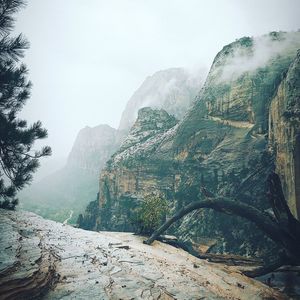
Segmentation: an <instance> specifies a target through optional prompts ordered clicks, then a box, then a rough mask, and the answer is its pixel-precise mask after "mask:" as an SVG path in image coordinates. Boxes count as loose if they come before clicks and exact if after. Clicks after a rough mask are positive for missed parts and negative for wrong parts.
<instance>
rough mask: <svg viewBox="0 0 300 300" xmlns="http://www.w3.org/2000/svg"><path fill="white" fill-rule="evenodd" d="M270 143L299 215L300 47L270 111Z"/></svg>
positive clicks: (286, 195) (290, 202) (283, 180)
mask: <svg viewBox="0 0 300 300" xmlns="http://www.w3.org/2000/svg"><path fill="white" fill-rule="evenodd" d="M269 143H270V147H271V150H272V151H273V152H274V155H275V161H276V172H277V173H278V174H279V175H280V176H281V181H282V183H283V189H284V193H285V197H286V199H287V200H288V204H289V206H290V208H291V211H292V213H293V214H294V215H295V216H297V217H298V219H299V218H300V50H299V51H298V53H297V57H296V59H295V61H294V62H293V63H292V65H291V66H290V68H289V70H288V72H287V75H286V77H285V78H284V79H283V81H282V82H281V83H280V85H279V87H278V90H277V93H276V95H275V97H274V99H273V100H272V103H271V106H270V111H269Z"/></svg>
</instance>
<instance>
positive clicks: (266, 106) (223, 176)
mask: <svg viewBox="0 0 300 300" xmlns="http://www.w3.org/2000/svg"><path fill="white" fill-rule="evenodd" d="M299 48H300V32H290V33H286V32H271V33H270V34H267V35H264V36H260V37H256V38H250V37H244V38H241V39H239V40H236V41H235V42H233V43H231V44H229V45H227V46H225V47H224V48H223V49H222V50H221V51H220V52H219V53H218V54H217V55H216V57H215V59H214V62H213V64H212V66H211V69H210V72H209V74H208V77H207V79H206V82H205V84H204V87H203V88H202V89H201V91H200V93H199V94H198V95H197V98H196V101H195V102H194V104H193V105H192V107H191V108H190V109H189V110H188V112H187V114H186V115H185V117H184V118H183V119H182V120H181V121H180V122H179V123H177V124H176V125H175V122H174V124H173V127H170V126H164V125H162V128H163V130H159V131H156V130H152V131H151V130H150V131H149V128H148V127H147V124H145V123H144V122H143V119H149V120H152V118H153V117H152V115H153V114H155V115H157V112H156V111H155V110H147V111H142V112H141V113H140V114H139V115H138V119H137V121H136V123H135V124H134V126H133V128H132V130H131V131H130V133H129V136H131V137H130V139H129V141H128V140H127V142H126V143H125V142H124V143H125V144H124V143H123V144H122V146H121V149H120V150H119V151H117V152H116V153H115V154H114V155H113V156H112V158H111V159H110V160H109V161H108V162H107V164H106V167H105V168H104V169H103V170H102V172H101V175H100V184H99V186H100V190H99V199H98V200H96V201H94V202H92V203H90V204H89V206H88V207H87V209H86V212H85V214H84V215H83V216H81V219H80V220H79V221H80V222H79V223H80V226H81V227H83V228H87V229H97V230H124V231H130V230H133V225H132V223H131V217H132V213H133V212H134V211H135V210H136V208H137V207H139V205H140V203H141V202H142V201H143V198H144V197H145V196H146V195H148V194H149V193H154V194H158V195H160V196H161V197H164V198H166V199H167V200H168V203H169V206H170V208H171V213H172V212H174V211H176V210H178V209H180V208H181V207H182V206H183V205H185V204H188V203H190V202H191V201H195V200H198V199H201V198H203V197H204V195H203V193H202V191H203V188H204V189H205V190H207V191H209V192H211V193H213V194H215V195H220V196H226V197H229V198H231V199H235V200H237V201H241V202H245V203H249V204H251V205H254V206H256V207H258V208H260V209H261V210H268V209H269V208H270V203H269V202H268V200H267V197H266V192H267V187H266V178H267V176H268V174H269V173H270V172H271V171H274V170H275V171H276V172H277V173H279V175H280V177H281V180H282V183H283V187H284V192H285V197H286V199H287V200H288V203H289V206H290V208H291V210H292V212H293V214H294V215H295V216H296V217H297V216H298V213H299V206H300V199H299V188H298V186H299V184H298V185H297V183H298V181H299V174H298V173H299V172H298V170H299V167H298V166H299V159H298V157H299V155H298V153H299V151H300V150H299V133H300V121H299V99H300V97H299V88H300V85H299V78H300V76H299V68H300V63H299V52H298V54H297V49H299ZM165 114H166V112H163V113H162V112H160V115H161V116H164V115H165ZM164 119H166V118H165V117H164ZM155 122H156V123H161V124H165V123H164V120H163V119H161V122H159V120H156V121H155ZM139 124H143V126H140V125H139ZM151 126H152V125H151ZM135 127H139V130H138V131H136V130H135ZM143 132H145V133H144V134H143ZM131 141H133V142H131ZM286 162H287V163H288V165H286ZM170 232H171V233H175V234H176V235H177V236H179V237H180V238H181V239H182V240H184V241H191V242H193V243H194V244H195V245H198V246H199V244H203V243H205V241H206V240H209V243H210V245H213V246H212V251H216V252H234V253H239V254H246V255H258V254H264V253H265V251H266V250H267V251H268V253H270V252H272V249H274V251H275V246H274V245H273V244H272V243H271V242H270V241H269V240H268V239H267V238H266V237H264V236H263V234H262V233H261V232H259V231H257V230H256V228H255V227H254V225H252V224H251V223H249V222H246V221H244V220H241V219H240V218H237V217H230V216H226V215H224V214H221V213H218V212H215V211H210V210H205V211H204V210H203V211H198V212H195V213H193V214H190V215H188V216H186V217H185V218H184V219H183V220H182V221H181V222H179V223H178V224H177V225H176V226H173V228H172V229H171V231H170Z"/></svg>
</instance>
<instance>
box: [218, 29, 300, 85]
mask: <svg viewBox="0 0 300 300" xmlns="http://www.w3.org/2000/svg"><path fill="white" fill-rule="evenodd" d="M245 43H249V44H251V43H252V45H251V46H246V47H245ZM249 44H248V45H249ZM233 45H234V48H233V49H232V50H233V51H232V52H230V50H229V53H227V54H225V55H226V56H225V57H224V56H220V57H219V59H218V60H219V61H221V60H224V59H225V65H219V66H218V67H217V68H216V69H215V70H213V72H214V74H216V75H217V76H218V81H219V82H226V81H232V80H236V79H237V78H238V77H239V76H241V75H242V74H244V73H246V72H248V73H251V72H254V71H255V70H257V69H258V68H262V67H265V66H266V65H267V64H268V63H269V61H270V60H272V59H276V57H278V56H280V55H282V54H285V55H286V54H289V55H291V56H294V55H296V52H297V49H299V48H300V32H289V33H285V32H279V33H270V34H267V35H263V36H260V37H255V38H251V39H250V38H243V39H240V40H238V41H237V42H236V43H235V44H233ZM227 47H228V46H227ZM225 48H226V47H225ZM225 48H224V49H223V52H224V50H225V52H226V49H225Z"/></svg>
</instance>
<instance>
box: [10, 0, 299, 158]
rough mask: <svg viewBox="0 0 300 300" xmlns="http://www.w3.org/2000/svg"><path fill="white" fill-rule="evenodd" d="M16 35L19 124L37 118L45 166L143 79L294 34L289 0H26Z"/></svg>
mask: <svg viewBox="0 0 300 300" xmlns="http://www.w3.org/2000/svg"><path fill="white" fill-rule="evenodd" d="M28 2H29V3H28V5H27V7H26V8H25V9H23V10H22V11H20V12H19V13H18V15H17V16H16V17H17V22H16V30H15V31H16V33H18V32H22V33H23V34H24V35H25V36H26V37H27V38H28V40H29V41H30V44H31V47H30V49H29V50H27V52H26V56H25V58H24V62H25V63H26V64H27V66H28V68H29V77H30V80H31V81H32V82H33V89H32V96H31V98H30V100H29V101H28V103H27V104H26V106H25V107H24V110H23V111H22V117H24V118H26V119H27V120H29V121H30V122H33V121H36V120H41V121H42V123H43V125H44V126H45V127H46V128H47V129H48V133H49V137H48V139H47V140H46V141H43V144H48V145H50V146H51V147H52V149H53V158H52V159H58V158H62V157H67V155H68V153H69V152H70V150H71V147H72V144H73V142H74V140H75V138H76V135H77V133H78V131H79V130H80V129H81V128H83V127H85V126H91V127H92V126H96V125H99V124H109V125H110V126H112V127H115V128H117V127H118V124H119V120H120V117H121V114H122V111H123V110H124V108H125V105H126V103H127V101H128V100H129V98H130V97H131V95H132V94H133V93H134V91H135V90H136V89H138V87H139V86H140V85H141V83H142V82H143V80H144V79H145V78H146V77H147V76H149V75H152V74H153V73H155V72H156V71H159V70H163V69H167V68H170V67H185V68H189V69H196V68H198V67H203V66H206V67H207V68H209V67H210V65H211V63H212V60H213V59H214V56H215V55H216V54H217V52H218V51H220V50H221V49H222V47H223V46H224V45H226V44H229V43H231V42H233V41H234V40H235V39H237V38H240V37H243V36H257V35H261V34H265V33H268V32H270V31H277V30H283V31H291V30H297V29H299V28H300V18H299V12H300V1H299V0H242V1H241V0H209V1H208V0H206V1H204V0H105V1H104V0H88V1H87V0H29V1H28Z"/></svg>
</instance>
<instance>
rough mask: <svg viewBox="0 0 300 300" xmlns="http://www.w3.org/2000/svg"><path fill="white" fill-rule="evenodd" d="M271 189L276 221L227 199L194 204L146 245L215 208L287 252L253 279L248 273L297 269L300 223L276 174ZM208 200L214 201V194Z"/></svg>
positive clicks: (260, 270)
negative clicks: (243, 221)
mask: <svg viewBox="0 0 300 300" xmlns="http://www.w3.org/2000/svg"><path fill="white" fill-rule="evenodd" d="M268 186H269V191H268V197H269V201H270V203H271V205H272V210H273V212H274V215H275V218H270V216H269V215H268V214H266V213H264V212H261V211H260V210H258V209H257V208H255V207H253V206H250V205H247V204H245V203H242V202H238V201H232V200H229V199H226V198H224V197H214V198H209V199H206V200H203V201H196V202H192V203H190V204H189V205H187V206H185V207H183V208H182V209H181V210H180V211H178V212H177V213H175V214H174V215H173V216H172V217H171V218H170V219H169V220H167V221H166V222H165V223H164V224H163V225H162V226H160V227H159V228H158V229H157V230H156V231H155V232H154V233H153V234H152V235H151V237H150V238H149V239H148V240H146V241H144V243H145V244H148V245H150V244H151V243H152V242H153V241H154V240H155V239H157V238H158V236H159V235H161V234H162V233H163V232H165V231H166V230H167V229H168V228H169V227H170V226H171V225H172V224H173V223H175V222H177V221H178V220H179V219H181V218H182V217H184V216H185V215H187V214H189V213H191V212H192V211H194V210H198V209H201V208H211V209H214V210H216V211H219V212H222V213H230V214H233V215H237V216H240V217H243V218H245V219H247V220H249V221H251V222H253V223H254V224H255V225H256V226H257V227H258V228H259V229H260V230H262V231H263V232H264V233H265V234H266V235H267V236H268V237H269V238H270V239H272V240H273V241H274V242H275V243H276V244H277V245H279V247H280V248H282V249H284V254H283V255H281V256H280V257H279V259H278V261H275V262H273V263H271V264H269V265H266V266H263V267H261V268H260V269H257V270H253V271H252V275H251V273H248V274H249V275H251V276H254V275H255V276H259V275H262V274H265V272H268V271H270V270H274V268H279V267H280V266H281V265H283V264H284V263H286V264H291V265H297V264H299V263H300V256H299V253H300V243H299V240H300V222H299V221H298V220H297V219H296V218H295V217H294V216H293V215H292V213H291V211H290V209H289V207H288V205H287V202H286V200H285V198H284V194H283V191H282V186H281V182H280V179H279V176H278V175H277V174H276V173H271V174H270V175H269V177H268ZM206 195H207V193H206ZM207 196H208V197H211V194H209V195H207ZM257 274H259V275H257Z"/></svg>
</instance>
